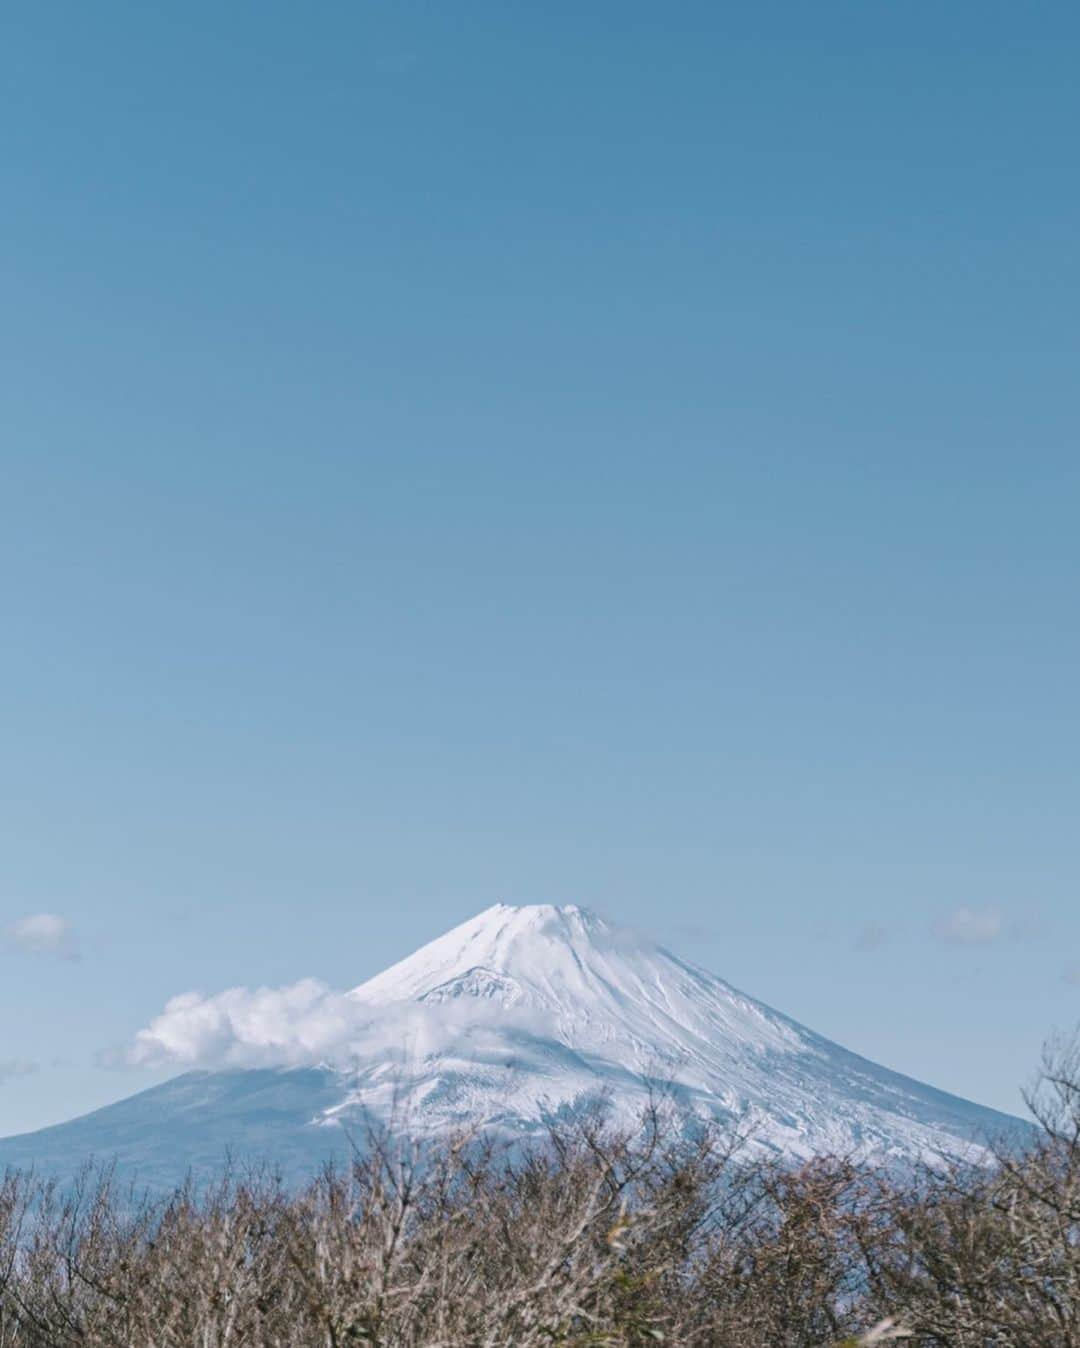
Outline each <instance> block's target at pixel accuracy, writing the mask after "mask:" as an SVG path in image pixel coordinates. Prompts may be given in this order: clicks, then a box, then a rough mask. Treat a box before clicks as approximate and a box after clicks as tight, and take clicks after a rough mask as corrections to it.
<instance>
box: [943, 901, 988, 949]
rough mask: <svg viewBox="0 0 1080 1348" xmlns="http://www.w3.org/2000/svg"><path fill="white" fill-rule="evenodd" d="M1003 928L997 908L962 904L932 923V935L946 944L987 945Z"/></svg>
mask: <svg viewBox="0 0 1080 1348" xmlns="http://www.w3.org/2000/svg"><path fill="white" fill-rule="evenodd" d="M1004 929H1005V921H1004V918H1003V917H1002V915H1001V913H1000V911H999V910H998V909H997V908H969V907H968V906H967V905H966V904H962V905H961V906H960V907H959V908H955V909H953V911H952V912H951V913H947V914H946V915H945V916H944V917H941V918H939V919H938V920H937V921H936V922H935V923H934V929H933V930H934V935H935V936H936V937H937V938H938V940H939V941H944V942H945V943H946V944H947V945H989V944H990V943H991V942H992V941H996V940H997V938H998V937H999V936H1000V935H1001V933H1002V932H1003V930H1004Z"/></svg>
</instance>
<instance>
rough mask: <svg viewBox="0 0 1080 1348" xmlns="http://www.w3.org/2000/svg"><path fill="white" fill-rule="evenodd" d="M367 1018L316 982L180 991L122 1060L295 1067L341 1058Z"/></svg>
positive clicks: (361, 1009) (354, 1005)
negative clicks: (207, 991)
mask: <svg viewBox="0 0 1080 1348" xmlns="http://www.w3.org/2000/svg"><path fill="white" fill-rule="evenodd" d="M370 1018H371V1013H370V1011H369V1010H368V1009H367V1008H366V1007H364V1006H362V1005H361V1003H359V1002H356V1001H353V1000H352V999H351V998H349V997H346V996H344V995H343V994H342V993H339V992H333V991H331V989H330V988H328V987H326V986H325V984H323V983H320V982H319V981H318V980H317V979H314V978H304V979H301V980H300V982H299V983H292V984H289V985H288V986H287V987H282V988H254V989H252V988H229V989H228V990H227V991H225V992H219V993H218V994H216V995H215V996H213V997H204V996H203V995H202V994H201V993H198V992H185V993H182V994H181V995H180V996H179V997H173V998H172V999H171V1000H170V1001H169V1002H167V1003H166V1005H165V1009H164V1011H162V1013H161V1015H159V1016H157V1017H156V1018H155V1019H154V1020H152V1021H151V1022H150V1024H149V1025H148V1026H147V1027H146V1029H145V1030H140V1031H139V1033H138V1034H137V1035H136V1036H135V1043H134V1045H133V1047H132V1048H131V1050H130V1052H129V1054H128V1055H127V1056H128V1060H129V1061H131V1062H134V1063H136V1064H146V1065H156V1064H162V1063H179V1064H184V1065H187V1066H201V1067H277V1066H288V1067H296V1066H301V1065H304V1064H308V1063H313V1062H318V1061H321V1060H333V1059H336V1058H338V1057H340V1056H341V1055H342V1053H343V1051H345V1050H346V1048H347V1046H348V1044H349V1043H350V1041H351V1040H352V1039H354V1038H355V1037H357V1036H358V1035H361V1034H362V1032H363V1030H364V1028H365V1026H366V1025H367V1023H368V1021H369V1020H370Z"/></svg>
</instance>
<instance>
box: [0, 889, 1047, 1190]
mask: <svg viewBox="0 0 1080 1348" xmlns="http://www.w3.org/2000/svg"><path fill="white" fill-rule="evenodd" d="M298 986H300V985H298ZM170 1005H171V1007H172V1008H173V1009H172V1011H171V1012H170V1014H172V1015H173V1016H179V1017H181V1018H182V1017H183V1016H185V1015H187V1014H188V1013H189V1012H190V1013H192V1014H197V1015H198V1016H199V1017H201V1020H200V1024H202V1023H204V1022H206V1020H207V1015H206V1007H207V1004H206V1003H203V1004H200V1005H198V1006H196V1007H194V1008H193V1007H192V1006H191V1004H190V1003H189V1002H186V1001H185V1000H184V999H178V1001H177V1002H176V1003H174V1004H170ZM167 1011H169V1008H167ZM214 1014H215V1016H216V1017H217V1019H216V1020H214V1021H213V1034H214V1036H215V1040H216V1041H220V1040H222V1039H223V1038H226V1039H227V1037H228V1035H229V1034H232V1035H233V1036H234V1037H235V1038H236V1039H237V1040H238V1041H239V1040H241V1039H242V1037H243V1035H244V1034H246V1035H247V1036H248V1040H250V1039H251V1035H252V1031H251V1030H250V1028H248V1021H250V1020H251V1017H250V1016H247V1017H246V1018H245V1016H243V1015H241V1014H240V1013H239V1012H238V1011H237V1009H236V1003H235V1001H234V1002H232V1003H229V1004H228V1009H227V1011H226V1010H223V1009H222V1007H220V1006H219V1007H216V1008H214ZM327 1021H329V1022H331V1023H332V1026H333V1035H331V1036H330V1038H329V1039H328V1038H327V1037H326V1036H325V1034H324V1035H323V1037H322V1038H321V1039H320V1038H319V1036H317V1035H316V1036H312V1035H311V1034H310V1033H309V1029H308V1027H306V1026H305V1028H304V1033H303V1035H300V1036H297V1035H293V1036H292V1038H290V1034H289V1031H288V1027H287V1026H284V1027H283V1026H280V1025H277V1026H275V1029H274V1032H273V1035H272V1036H270V1037H269V1038H267V1036H266V1035H265V1034H264V1035H263V1038H262V1039H261V1040H260V1042H259V1045H258V1047H259V1052H260V1054H262V1057H261V1058H260V1061H265V1062H267V1063H269V1064H271V1065H269V1066H267V1067H262V1068H258V1069H251V1068H248V1069H245V1070H225V1071H217V1072H205V1071H197V1072H189V1073H186V1074H185V1075H183V1076H180V1077H178V1078H176V1079H175V1080H173V1081H171V1082H168V1083H166V1084H165V1085H164V1086H160V1087H156V1088H154V1089H152V1090H150V1091H145V1092H143V1093H142V1094H140V1095H138V1096H134V1097H132V1098H131V1099H129V1100H126V1101H122V1102H120V1103H119V1104H116V1105H112V1106H110V1107H108V1108H107V1109H104V1110H99V1111H97V1112H96V1113H94V1114H90V1115H87V1116H85V1117H84V1118H82V1119H76V1120H74V1121H72V1122H71V1123H68V1124H62V1125H59V1126H58V1127H55V1128H49V1129H43V1130H41V1131H40V1132H37V1133H32V1134H27V1135H24V1136H23V1137H18V1138H9V1139H6V1140H4V1141H0V1166H3V1165H5V1164H7V1165H28V1164H34V1165H36V1166H37V1167H38V1169H39V1170H46V1171H56V1170H61V1169H63V1168H65V1167H71V1166H72V1165H75V1164H78V1163H79V1162H81V1161H82V1160H83V1159H84V1158H85V1157H86V1156H87V1155H88V1154H91V1153H92V1154H93V1155H95V1156H97V1157H98V1158H99V1159H104V1158H106V1157H109V1158H111V1157H116V1158H118V1160H119V1162H120V1164H121V1165H122V1166H124V1167H128V1166H130V1167H133V1168H135V1169H136V1170H137V1171H138V1172H139V1174H140V1175H141V1177H142V1178H143V1180H144V1181H147V1182H151V1183H156V1184H161V1183H172V1182H174V1181H175V1180H176V1179H177V1178H178V1177H180V1176H181V1175H182V1174H183V1173H184V1172H186V1171H187V1170H188V1169H193V1170H194V1171H195V1172H196V1173H199V1174H209V1173H212V1172H213V1170H214V1169H215V1168H216V1167H217V1166H219V1165H220V1163H221V1159H222V1157H223V1156H224V1154H225V1152H226V1151H228V1152H230V1153H231V1154H232V1155H233V1156H234V1157H243V1156H250V1157H261V1158H264V1159H269V1160H271V1161H273V1162H275V1163H276V1164H278V1165H279V1166H281V1167H282V1168H283V1169H284V1170H285V1171H286V1172H287V1173H302V1172H303V1171H304V1170H306V1169H309V1168H310V1167H311V1166H313V1165H315V1164H317V1163H318V1162H319V1161H320V1160H321V1159H323V1158H325V1157H327V1156H330V1155H335V1154H342V1153H343V1152H344V1151H345V1150H346V1149H347V1147H348V1145H349V1143H350V1139H353V1140H355V1139H356V1138H357V1137H358V1136H360V1135H361V1134H362V1131H363V1126H364V1122H365V1120H368V1119H376V1120H380V1121H383V1122H387V1123H390V1124H391V1125H392V1126H393V1127H396V1128H399V1129H402V1130H406V1131H408V1132H410V1133H416V1134H430V1133H438V1132H440V1131H443V1130H446V1129H449V1128H454V1127H459V1126H466V1125H467V1126H476V1125H479V1126H483V1127H487V1128H496V1129H498V1130H500V1131H501V1132H503V1133H505V1134H508V1135H511V1136H522V1135H525V1136H527V1135H530V1134H534V1133H539V1132H541V1131H542V1130H543V1129H544V1127H545V1126H546V1122H547V1121H548V1120H549V1119H550V1118H551V1117H552V1116H560V1115H562V1116H566V1115H571V1114H573V1113H574V1112H575V1111H579V1110H581V1109H583V1108H587V1107H591V1106H592V1105H594V1104H596V1103H598V1102H603V1103H604V1105H605V1107H606V1108H607V1109H608V1110H609V1111H610V1112H611V1113H612V1114H613V1115H614V1116H615V1118H616V1119H618V1120H620V1121H623V1122H627V1123H633V1121H634V1120H635V1119H637V1118H638V1117H640V1113H641V1110H642V1109H643V1107H644V1106H645V1105H646V1103H647V1102H648V1101H649V1100H650V1099H652V1100H657V1101H659V1102H660V1103H661V1105H662V1107H664V1108H668V1109H670V1110H672V1112H673V1113H675V1114H677V1115H679V1116H680V1117H682V1118H692V1117H693V1116H698V1117H705V1118H713V1119H719V1120H721V1121H729V1122H731V1123H733V1124H735V1125H737V1126H738V1128H739V1131H740V1132H741V1133H745V1134H747V1135H748V1137H749V1138H750V1145H751V1146H754V1147H758V1148H766V1149H769V1150H771V1151H775V1152H778V1153H781V1154H783V1155H786V1156H790V1157H792V1158H802V1157H808V1156H811V1155H814V1154H818V1153H823V1152H843V1153H845V1154H857V1155H875V1156H879V1157H887V1158H892V1159H895V1160H900V1161H903V1160H912V1159H914V1158H916V1157H920V1156H927V1155H939V1154H944V1155H948V1156H958V1155H972V1154H973V1149H977V1148H978V1147H979V1145H980V1144H981V1143H983V1142H985V1141H986V1140H988V1139H990V1138H995V1137H998V1136H1001V1135H1005V1134H1012V1133H1015V1132H1016V1131H1017V1130H1019V1129H1021V1128H1022V1127H1023V1125H1021V1124H1020V1123H1019V1122H1018V1121H1017V1120H1015V1119H1011V1118H1009V1117H1008V1116H1007V1115H1003V1114H998V1113H996V1112H995V1111H992V1110H989V1109H984V1108H982V1107H980V1106H978V1105H974V1104H971V1103H969V1102H967V1101H964V1100H961V1099H959V1098H957V1097H955V1096H951V1095H948V1094H946V1093H944V1092H942V1091H938V1090H935V1089H934V1088H932V1087H930V1086H925V1085H922V1084H920V1083H919V1082H916V1081H913V1080H911V1079H910V1078H908V1077H904V1076H900V1075H899V1074H897V1073H895V1072H890V1071H888V1070H887V1069H885V1068H883V1067H878V1066H877V1065H875V1064H874V1063H872V1062H869V1061H867V1060H866V1059H864V1058H860V1057H858V1056H857V1055H856V1054H853V1053H849V1052H848V1051H847V1050H845V1049H843V1048H840V1047H839V1046H838V1045H836V1044H833V1043H831V1042H829V1041H828V1040H826V1039H823V1038H822V1037H821V1036H819V1035H816V1034H814V1033H813V1032H812V1031H810V1030H807V1029H805V1028H804V1027H803V1026H801V1025H799V1024H797V1023H796V1022H795V1021H793V1020H790V1019H789V1018H788V1017H786V1016H784V1015H781V1014H780V1013H779V1012H777V1011H773V1010H772V1009H771V1008H769V1007H767V1006H765V1005H764V1004H762V1003H761V1002H758V1001H755V1000H754V999H753V998H751V997H748V996H746V995H744V994H743V993H741V992H738V991H737V990H736V989H735V988H733V987H731V986H730V985H729V984H727V983H725V982H723V981H722V980H721V979H719V978H717V977H715V976H714V975H712V974H710V973H707V972H706V971H705V970H704V969H701V968H699V967H698V966H696V965H694V964H691V963H689V962H687V961H686V960H683V959H680V958H679V957H678V956H676V955H674V954H672V953H671V952H670V951H668V950H666V949H664V948H663V947H661V946H659V945H657V944H656V943H655V942H653V941H651V940H649V939H647V938H644V937H642V936H640V935H639V934H637V933H636V932H630V931H627V930H626V929H623V928H620V927H616V926H613V925H611V924H609V923H608V922H606V921H604V920H603V919H601V918H599V917H597V916H596V915H594V914H593V913H590V912H588V911H587V910H585V909H583V908H578V907H575V906H573V905H568V906H565V907H554V906H550V905H534V906H527V907H511V906H508V905H504V904H498V905H496V906H495V907H494V908H490V909H488V910H487V911H485V912H483V913H480V914H479V915H478V916H477V917H474V918H472V919H471V920H470V921H468V922H465V923H463V924H462V925H461V926H459V927H455V928H454V929H453V930H452V931H450V932H447V933H446V935H444V936H441V937H439V938H438V939H436V940H434V941H432V942H431V943H430V944H428V945H426V946H424V947H422V949H420V950H418V951H417V952H416V953H415V954H413V955H411V956H409V957H408V958H407V959H405V960H402V961H401V962H400V963H398V964H395V965H393V966H392V967H391V968H389V969H387V970H386V971H385V972H383V973H381V974H379V975H377V976H376V977H375V978H372V979H370V980H369V981H368V982H366V983H363V984H361V985H360V986H359V987H357V988H355V989H353V991H352V992H350V993H347V994H345V995H344V996H343V997H339V998H337V999H336V1001H335V1002H334V1004H333V1007H332V1014H329V1013H327V1011H326V1008H325V1007H322V1008H320V1021H319V1024H320V1025H321V1026H323V1027H324V1026H325V1023H326V1022H327ZM181 1023H183V1022H182V1019H181ZM170 1034H171V1035H172V1036H173V1039H172V1040H170V1039H169V1036H170ZM297 1037H300V1038H303V1039H304V1040H305V1043H307V1045H308V1051H309V1052H311V1053H312V1054H318V1055H321V1060H319V1061H313V1062H311V1063H310V1064H308V1065H304V1066H295V1065H293V1064H295V1063H296V1062H297V1057H296V1051H295V1046H294V1045H293V1043H292V1040H293V1039H295V1038H297ZM140 1038H141V1041H142V1045H143V1047H144V1048H145V1046H146V1044H147V1043H152V1042H158V1041H160V1042H166V1041H168V1042H173V1041H174V1040H175V1039H176V1035H175V1027H174V1026H173V1023H172V1022H171V1021H169V1020H168V1019H167V1017H166V1018H164V1019H163V1021H162V1022H160V1023H156V1024H155V1026H152V1027H151V1028H150V1030H149V1031H146V1032H144V1035H143V1036H141V1037H140ZM275 1052H277V1053H278V1054H279V1058H278V1061H280V1062H282V1063H288V1064H290V1065H289V1066H277V1067H275V1066H274V1065H273V1063H274V1062H275V1058H274V1053H275ZM227 1060H228V1059H227Z"/></svg>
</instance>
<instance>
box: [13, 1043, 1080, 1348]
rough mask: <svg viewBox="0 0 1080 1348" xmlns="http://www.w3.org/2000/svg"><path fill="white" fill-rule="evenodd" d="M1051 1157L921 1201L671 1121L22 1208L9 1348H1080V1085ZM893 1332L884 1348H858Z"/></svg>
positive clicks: (16, 1187)
mask: <svg viewBox="0 0 1080 1348" xmlns="http://www.w3.org/2000/svg"><path fill="white" fill-rule="evenodd" d="M1077 1066H1078V1063H1077V1058H1076V1056H1075V1054H1074V1055H1070V1054H1068V1053H1063V1054H1059V1055H1058V1056H1057V1057H1055V1058H1054V1059H1052V1060H1051V1061H1049V1062H1048V1063H1047V1065H1046V1069H1045V1072H1044V1077H1043V1087H1042V1090H1041V1092H1040V1093H1039V1094H1037V1095H1036V1096H1035V1097H1033V1100H1032V1104H1033V1106H1034V1108H1035V1110H1036V1113H1037V1117H1038V1118H1039V1119H1040V1121H1041V1123H1042V1132H1041V1140H1040V1141H1039V1142H1038V1143H1037V1144H1036V1145H1034V1146H1033V1147H1032V1148H1031V1149H1030V1150H1029V1151H1027V1152H1026V1153H1025V1154H1024V1155H1022V1156H1016V1155H1011V1154H1008V1153H1005V1152H1003V1153H1002V1155H1001V1158H1000V1161H999V1164H998V1165H997V1166H996V1167H993V1168H983V1169H976V1170H966V1169H963V1168H961V1167H958V1166H953V1167H946V1168H941V1169H936V1170H931V1169H926V1170H924V1171H923V1172H922V1173H920V1174H917V1175H915V1176H914V1177H911V1178H909V1179H906V1180H903V1181H901V1180H899V1179H898V1178H897V1177H896V1176H895V1175H891V1174H889V1173H887V1172H884V1171H874V1170H871V1169H868V1168H867V1167H865V1166H858V1165H855V1164H853V1163H851V1162H849V1161H845V1160H837V1159H822V1160H818V1161H814V1162H812V1163H810V1164H808V1165H805V1166H802V1167H799V1168H792V1167H790V1166H784V1165H782V1164H780V1163H778V1162H764V1161H760V1160H758V1161H750V1162H748V1161H746V1160H745V1159H740V1157H739V1156H738V1155H737V1154H736V1153H737V1147H736V1146H735V1144H734V1142H733V1141H732V1140H731V1139H728V1138H725V1137H724V1136H722V1135H720V1134H717V1133H710V1132H703V1133H702V1134H700V1135H699V1136H697V1137H694V1138H691V1139H689V1140H688V1139H687V1137H686V1136H685V1135H683V1134H681V1133H680V1132H679V1131H678V1130H672V1129H670V1128H669V1127H668V1126H667V1125H666V1124H665V1123H664V1121H663V1120H664V1117H665V1116H664V1115H663V1114H662V1113H661V1112H660V1111H658V1110H655V1109H654V1110H650V1111H649V1113H648V1114H647V1116H646V1117H645V1119H644V1120H643V1122H642V1126H641V1128H640V1129H639V1130H637V1131H635V1132H633V1133H631V1134H627V1133H619V1132H617V1131H614V1130H612V1129H610V1128H607V1127H605V1126H604V1125H603V1123H602V1122H598V1121H595V1120H593V1121H586V1122H581V1123H578V1124H577V1125H575V1126H572V1127H566V1128H560V1129H555V1130H553V1131H552V1133H551V1135H550V1137H549V1138H548V1140H547V1142H546V1143H545V1144H544V1145H543V1146H536V1147H526V1148H508V1147H506V1146H503V1145H500V1144H497V1143H495V1142H492V1141H490V1140H486V1141H485V1140H483V1139H479V1138H458V1139H455V1140H452V1141H450V1142H447V1143H445V1144H442V1145H438V1146H428V1147H419V1146H410V1145H407V1144H395V1143H394V1142H393V1141H392V1140H391V1137H390V1136H389V1135H387V1134H375V1135H373V1136H371V1137H370V1138H369V1139H367V1141H366V1143H365V1145H364V1146H363V1148H361V1149H360V1150H358V1153H357V1156H356V1158H355V1160H354V1163H353V1165H352V1166H351V1168H350V1169H349V1170H348V1171H347V1172H346V1173H335V1172H332V1171H328V1172H327V1173H326V1174H324V1175H323V1176H321V1177H320V1179H319V1180H318V1181H317V1182H315V1183H314V1184H312V1185H310V1186H309V1187H308V1188H307V1189H305V1190H304V1191H303V1192H300V1193H293V1192H290V1191H288V1190H287V1189H286V1188H285V1187H284V1186H282V1185H281V1184H280V1183H279V1182H277V1181H275V1180H274V1179H273V1178H271V1177H267V1176H258V1175H255V1176H251V1175H247V1176H241V1175H235V1174H234V1175H232V1176H230V1177H228V1178H226V1179H225V1180H223V1181H222V1182H221V1184H219V1185H218V1186H217V1187H216V1188H214V1189H212V1190H210V1191H209V1192H205V1193H202V1194H196V1193H195V1192H194V1191H193V1190H192V1189H191V1188H190V1186H189V1187H187V1188H184V1189H182V1190H181V1191H180V1192H178V1193H176V1194H175V1195H173V1196H172V1197H171V1198H170V1199H169V1200H167V1201H162V1202H157V1201H150V1200H143V1201H139V1200H138V1199H137V1198H136V1197H135V1196H134V1195H133V1194H131V1193H130V1192H125V1191H120V1190H118V1189H117V1187H116V1185H115V1183H114V1181H113V1179H112V1177H110V1176H107V1175H106V1176H99V1177H97V1178H96V1179H92V1178H91V1177H84V1179H83V1181H82V1182H80V1183H79V1184H77V1185H75V1186H74V1187H72V1188H70V1189H68V1190H60V1189H58V1188H56V1187H54V1186H49V1185H46V1184H41V1183H37V1182H34V1181H33V1180H32V1179H28V1178H27V1177H24V1176H18V1175H9V1176H7V1177H6V1179H5V1180H4V1182H3V1185H2V1186H0V1348H74V1346H75V1345H85V1346H89V1348H232V1346H233V1345H236V1346H237V1348H240V1346H241V1345H243V1346H249V1348H276V1346H279V1345H280V1346H281V1348H285V1346H286V1345H288V1348H345V1345H361V1344H370V1345H376V1344H377V1345H381V1346H383V1348H391V1346H392V1345H393V1346H395V1348H397V1346H400V1348H405V1346H406V1345H409V1346H410V1348H413V1346H415V1348H420V1346H421V1345H423V1346H425V1348H437V1346H440V1345H441V1346H442V1348H451V1346H453V1348H540V1345H543V1346H544V1348H549V1346H550V1345H566V1346H567V1348H570V1346H571V1345H575V1346H576V1348H585V1346H586V1345H592V1346H593V1348H599V1346H600V1345H610V1346H611V1348H615V1345H625V1346H626V1348H631V1346H634V1345H638V1346H640V1345H648V1344H656V1343H667V1344H669V1345H691V1346H695V1348H696V1346H699V1345H700V1348H821V1346H823V1345H827V1344H836V1343H839V1342H844V1343H856V1342H866V1343H870V1342H875V1343H882V1342H885V1341H886V1340H887V1339H890V1338H892V1337H893V1336H894V1335H896V1334H897V1333H898V1332H899V1330H898V1326H899V1325H901V1324H902V1325H904V1326H906V1329H907V1330H909V1331H910V1338H909V1340H908V1341H909V1342H910V1343H912V1344H913V1345H920V1346H923V1345H950V1348H953V1346H955V1348H991V1346H993V1348H1080V1240H1078V1236H1080V1084H1078V1083H1080V1073H1078V1072H1077ZM869 1326H876V1329H874V1330H872V1331H870V1333H869V1335H868V1337H866V1338H865V1339H864V1340H859V1339H858V1338H857V1335H858V1333H859V1331H860V1329H862V1330H864V1331H865V1330H866V1329H867V1327H869Z"/></svg>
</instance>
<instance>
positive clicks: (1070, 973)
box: [1061, 960, 1080, 988]
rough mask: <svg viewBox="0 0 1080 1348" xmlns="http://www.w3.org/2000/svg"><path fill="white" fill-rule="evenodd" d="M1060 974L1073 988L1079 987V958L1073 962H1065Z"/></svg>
mask: <svg viewBox="0 0 1080 1348" xmlns="http://www.w3.org/2000/svg"><path fill="white" fill-rule="evenodd" d="M1061 976H1062V978H1063V979H1064V980H1065V982H1066V983H1071V984H1072V986H1073V987H1074V988H1080V960H1078V961H1077V962H1076V963H1075V964H1067V965H1066V966H1065V972H1064V973H1063V974H1062V975H1061Z"/></svg>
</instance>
